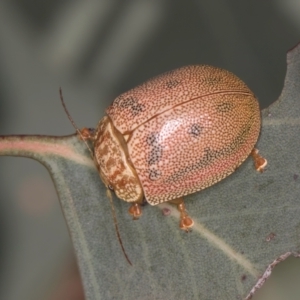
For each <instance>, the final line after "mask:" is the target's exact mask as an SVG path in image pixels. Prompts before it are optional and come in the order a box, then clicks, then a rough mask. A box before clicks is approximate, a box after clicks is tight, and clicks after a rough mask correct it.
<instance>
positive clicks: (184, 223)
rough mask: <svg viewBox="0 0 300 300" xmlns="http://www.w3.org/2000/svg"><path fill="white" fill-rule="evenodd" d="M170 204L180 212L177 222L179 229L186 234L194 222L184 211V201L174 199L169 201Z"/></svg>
mask: <svg viewBox="0 0 300 300" xmlns="http://www.w3.org/2000/svg"><path fill="white" fill-rule="evenodd" d="M169 202H170V203H173V204H176V206H177V209H178V210H179V212H180V222H179V227H180V228H181V229H182V230H185V231H186V232H188V231H189V230H190V228H191V227H192V226H193V225H194V221H193V219H192V218H191V217H190V216H189V215H188V213H187V211H186V209H185V205H184V200H183V198H178V199H174V200H171V201H169Z"/></svg>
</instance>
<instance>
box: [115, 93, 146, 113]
mask: <svg viewBox="0 0 300 300" xmlns="http://www.w3.org/2000/svg"><path fill="white" fill-rule="evenodd" d="M115 105H117V106H119V107H121V108H124V109H129V110H130V112H131V114H132V116H133V117H135V116H137V115H138V114H140V113H141V112H143V111H144V110H145V105H143V104H140V103H139V102H138V99H136V98H134V97H133V96H129V97H127V98H122V97H119V98H118V99H116V100H115Z"/></svg>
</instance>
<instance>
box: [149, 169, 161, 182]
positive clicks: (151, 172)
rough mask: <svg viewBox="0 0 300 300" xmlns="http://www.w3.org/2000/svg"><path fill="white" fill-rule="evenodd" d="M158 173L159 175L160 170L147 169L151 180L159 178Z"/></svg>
mask: <svg viewBox="0 0 300 300" xmlns="http://www.w3.org/2000/svg"><path fill="white" fill-rule="evenodd" d="M160 175H161V172H160V171H159V170H156V169H150V170H149V179H150V180H152V181H155V180H157V179H159V177H160Z"/></svg>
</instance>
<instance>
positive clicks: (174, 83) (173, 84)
mask: <svg viewBox="0 0 300 300" xmlns="http://www.w3.org/2000/svg"><path fill="white" fill-rule="evenodd" d="M178 84H179V81H178V80H176V79H171V80H169V81H167V82H166V87H167V88H169V89H171V88H174V87H176V86H177V85H178Z"/></svg>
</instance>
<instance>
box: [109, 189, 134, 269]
mask: <svg viewBox="0 0 300 300" xmlns="http://www.w3.org/2000/svg"><path fill="white" fill-rule="evenodd" d="M106 196H107V197H108V199H109V202H110V208H111V212H112V215H113V220H114V224H115V229H116V233H117V237H118V241H119V244H120V246H121V248H122V251H123V254H124V256H125V258H126V260H127V261H128V263H129V264H130V265H131V266H132V263H131V261H130V259H129V257H128V255H127V254H126V251H125V248H124V246H123V242H122V239H121V235H120V231H119V226H118V223H117V217H116V211H115V207H114V204H113V199H112V195H111V191H110V190H109V189H106Z"/></svg>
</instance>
